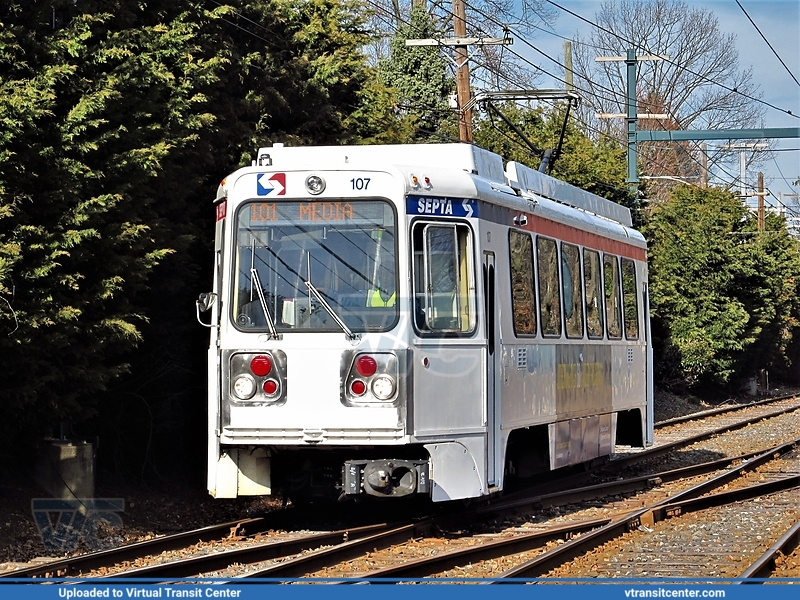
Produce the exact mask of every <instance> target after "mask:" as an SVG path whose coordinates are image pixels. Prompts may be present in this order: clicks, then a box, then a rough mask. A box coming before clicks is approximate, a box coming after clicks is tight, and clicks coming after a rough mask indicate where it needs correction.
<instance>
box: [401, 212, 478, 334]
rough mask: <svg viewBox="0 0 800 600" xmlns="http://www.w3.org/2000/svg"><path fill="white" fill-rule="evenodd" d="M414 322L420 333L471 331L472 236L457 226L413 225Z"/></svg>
mask: <svg viewBox="0 0 800 600" xmlns="http://www.w3.org/2000/svg"><path fill="white" fill-rule="evenodd" d="M413 247H414V322H415V325H416V327H417V329H418V330H419V331H422V332H455V333H468V332H471V331H473V330H474V329H475V277H474V265H473V259H472V248H473V245H472V233H471V231H470V229H469V227H467V226H465V225H457V224H449V223H448V224H440V223H416V224H415V225H414V230H413Z"/></svg>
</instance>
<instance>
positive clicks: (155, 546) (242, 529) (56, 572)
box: [0, 517, 266, 578]
mask: <svg viewBox="0 0 800 600" xmlns="http://www.w3.org/2000/svg"><path fill="white" fill-rule="evenodd" d="M265 526H266V520H265V519H264V518H263V517H256V518H253V519H242V520H240V521H231V522H228V523H221V524H219V525H210V526H208V527H201V528H200V529H193V530H191V531H183V532H181V533H175V534H170V535H166V536H163V537H158V538H154V539H151V540H144V541H142V542H135V543H133V544H126V545H124V546H119V547H117V548H109V549H108V550H99V551H97V552H88V553H86V554H81V555H78V556H71V557H69V558H64V559H60V560H54V561H51V562H48V563H45V564H42V565H36V566H33V567H25V568H23V569H17V570H16V571H6V572H5V573H0V578H3V577H6V578H17V577H19V578H23V577H48V576H55V577H68V576H72V575H76V574H80V573H84V572H87V571H92V570H94V569H97V568H99V567H107V566H109V565H113V564H115V563H120V562H124V561H129V560H135V559H137V558H141V557H143V556H147V555H148V554H156V553H161V552H164V551H168V550H175V549H178V548H183V547H185V546H190V545H192V544H197V543H200V542H210V541H213V540H219V539H223V538H225V537H228V536H231V535H245V534H250V533H256V532H257V531H262V530H263V529H264V528H265Z"/></svg>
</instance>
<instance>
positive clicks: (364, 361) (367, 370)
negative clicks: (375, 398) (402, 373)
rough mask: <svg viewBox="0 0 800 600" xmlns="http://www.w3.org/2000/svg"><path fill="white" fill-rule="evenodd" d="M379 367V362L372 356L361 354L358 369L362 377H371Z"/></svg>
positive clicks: (357, 364) (357, 363) (357, 362)
mask: <svg viewBox="0 0 800 600" xmlns="http://www.w3.org/2000/svg"><path fill="white" fill-rule="evenodd" d="M377 369H378V363H376V362H375V359H374V358H372V357H371V356H361V357H359V358H358V360H357V361H356V371H358V374H359V375H361V376H362V377H370V376H372V375H374V374H375V371H376V370H377Z"/></svg>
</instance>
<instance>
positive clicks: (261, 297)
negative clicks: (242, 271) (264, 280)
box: [250, 269, 281, 340]
mask: <svg viewBox="0 0 800 600" xmlns="http://www.w3.org/2000/svg"><path fill="white" fill-rule="evenodd" d="M250 277H252V278H253V282H254V283H255V284H256V293H257V294H258V300H259V302H260V303H261V310H262V311H264V319H266V321H267V327H268V328H269V337H270V339H271V340H279V339H281V336H280V335H278V331H277V330H276V329H275V322H274V321H273V320H272V315H270V314H269V308H267V299H266V298H265V297H264V290H263V289H261V279H260V278H259V276H258V271H256V270H255V269H250Z"/></svg>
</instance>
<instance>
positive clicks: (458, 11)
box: [453, 0, 473, 143]
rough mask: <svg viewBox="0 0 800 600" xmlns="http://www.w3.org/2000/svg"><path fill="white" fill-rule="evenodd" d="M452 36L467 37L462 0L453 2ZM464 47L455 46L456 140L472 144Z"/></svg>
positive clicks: (467, 75) (465, 17) (465, 15)
mask: <svg viewBox="0 0 800 600" xmlns="http://www.w3.org/2000/svg"><path fill="white" fill-rule="evenodd" d="M453 35H455V36H456V38H465V37H466V36H467V9H466V7H465V6H464V0H453ZM467 51H468V48H467V46H466V45H459V46H456V96H457V98H458V108H459V112H458V139H460V140H461V141H462V142H469V143H472V141H473V137H472V109H471V108H467V104H468V103H469V99H470V88H469V55H468V54H467Z"/></svg>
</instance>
